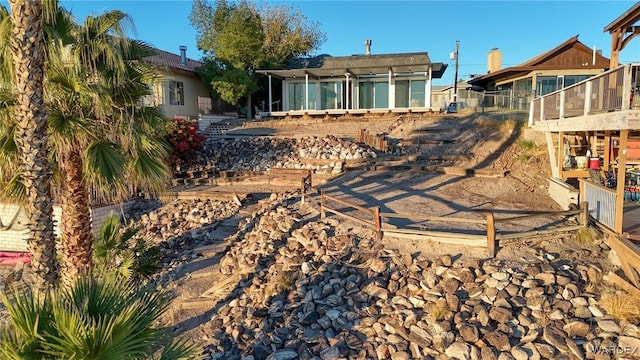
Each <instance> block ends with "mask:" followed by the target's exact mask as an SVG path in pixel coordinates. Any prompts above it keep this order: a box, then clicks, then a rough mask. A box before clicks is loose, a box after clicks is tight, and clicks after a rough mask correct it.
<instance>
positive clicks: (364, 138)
mask: <svg viewBox="0 0 640 360" xmlns="http://www.w3.org/2000/svg"><path fill="white" fill-rule="evenodd" d="M357 141H358V142H360V143H364V144H366V145H369V146H370V147H372V148H374V149H377V150H380V151H382V152H389V141H388V139H387V136H386V135H383V134H382V135H381V134H375V135H374V134H371V133H369V131H368V130H366V129H360V130H359V131H358V139H357Z"/></svg>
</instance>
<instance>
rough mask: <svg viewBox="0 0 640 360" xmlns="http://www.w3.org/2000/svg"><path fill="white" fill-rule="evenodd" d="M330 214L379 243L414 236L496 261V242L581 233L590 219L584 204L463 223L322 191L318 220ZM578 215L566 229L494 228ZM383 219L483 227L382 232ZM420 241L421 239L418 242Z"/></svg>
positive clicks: (453, 219)
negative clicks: (477, 230) (479, 251)
mask: <svg viewBox="0 0 640 360" xmlns="http://www.w3.org/2000/svg"><path fill="white" fill-rule="evenodd" d="M329 201H331V202H334V203H338V204H341V205H344V206H346V207H347V208H351V209H355V210H356V211H358V212H359V213H361V214H364V215H365V216H363V217H362V218H360V217H357V216H355V215H350V214H347V213H345V212H344V211H340V210H338V209H336V208H334V207H331V206H330V205H329V204H328V202H329ZM327 212H329V213H332V214H335V215H337V216H340V217H343V218H346V219H350V220H353V221H355V222H358V223H360V224H363V225H365V226H369V227H372V228H373V229H374V231H375V232H376V238H378V239H382V237H383V234H389V235H395V236H398V235H400V236H403V237H411V236H412V235H414V236H422V237H426V238H429V239H431V240H433V241H437V242H442V243H448V244H453V245H466V246H477V247H485V246H486V248H487V254H488V256H490V257H495V255H496V249H497V245H498V244H499V242H505V244H506V243H509V242H513V241H515V240H516V239H519V238H524V237H531V236H539V235H545V234H551V233H561V232H568V231H575V230H578V229H580V228H581V227H584V226H587V224H588V220H589V215H588V204H587V203H583V206H582V207H581V209H580V210H570V211H549V212H540V213H535V214H526V215H518V216H513V217H507V218H501V219H496V218H495V217H494V214H493V213H492V212H488V213H487V214H486V217H485V218H484V219H464V218H455V217H443V216H432V215H422V214H402V213H392V212H380V207H379V206H374V207H371V208H367V207H364V206H361V205H358V204H354V203H352V202H349V201H347V200H343V199H340V198H337V197H335V196H331V195H327V194H326V193H325V192H324V190H323V191H321V193H320V217H321V218H322V219H324V218H325V217H326V213H327ZM574 215H580V225H569V226H557V227H553V228H548V229H544V230H538V229H534V230H531V231H518V232H507V231H504V232H498V230H497V228H496V225H498V224H501V223H507V222H517V221H523V220H530V219H533V218H536V217H549V216H557V217H560V218H565V217H568V216H574ZM385 218H387V219H388V218H398V219H406V220H422V221H436V222H445V223H457V224H475V225H480V226H482V227H484V231H483V232H482V234H473V233H470V232H469V231H468V230H467V231H464V230H459V231H432V230H421V229H414V228H407V227H404V228H389V227H387V228H384V229H383V219H385ZM420 239H422V238H420Z"/></svg>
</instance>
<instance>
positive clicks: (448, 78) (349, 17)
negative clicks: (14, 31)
mask: <svg viewBox="0 0 640 360" xmlns="http://www.w3.org/2000/svg"><path fill="white" fill-rule="evenodd" d="M210 1H213V0H210ZM3 2H4V1H3ZM286 3H287V4H288V5H292V6H293V7H296V8H298V9H300V10H301V11H302V12H303V13H304V14H305V15H306V16H307V18H308V19H309V20H312V21H316V22H318V23H319V24H320V27H321V29H322V31H324V32H325V34H326V35H327V38H326V41H325V42H324V43H323V44H322V46H321V48H320V50H319V51H317V54H322V53H326V54H330V55H334V56H340V55H352V54H361V53H363V52H364V40H365V39H371V40H372V46H371V51H372V53H373V54H382V53H402V52H424V51H426V52H428V53H429V56H430V58H431V61H433V62H445V63H448V64H450V65H451V66H450V67H449V69H447V71H446V73H445V75H444V77H443V79H440V80H435V81H434V84H436V85H446V84H452V83H453V78H454V71H453V69H454V67H453V61H451V60H450V59H449V54H450V53H451V52H452V51H454V49H455V42H456V40H459V41H460V56H459V58H460V61H459V78H461V79H467V78H468V77H469V75H470V74H480V73H485V72H486V71H487V53H488V52H489V50H490V49H491V48H494V47H497V48H499V49H500V50H502V54H503V58H502V66H503V67H508V66H513V65H516V64H519V63H521V62H524V61H526V60H528V59H530V58H532V57H534V56H536V55H538V54H540V53H542V52H545V51H547V50H550V49H552V48H554V47H555V46H557V45H559V44H560V43H562V42H563V41H565V40H567V39H568V38H570V37H572V36H574V35H577V34H579V35H580V36H579V39H580V41H582V42H583V43H584V44H586V45H587V46H589V47H591V48H592V47H593V46H596V48H597V49H602V50H603V55H605V56H607V57H609V56H610V52H611V50H610V47H611V36H610V35H609V34H608V33H604V32H603V31H602V29H603V28H604V27H605V26H606V25H607V24H609V23H610V22H611V21H613V20H614V19H615V18H617V17H618V16H620V15H621V14H622V13H624V12H625V11H626V10H627V9H629V8H630V7H631V6H633V4H634V3H635V2H634V1H615V0H614V1H456V0H449V1H322V0H315V1H310V0H306V1H303V0H298V1H289V2H286ZM62 4H63V6H65V7H66V8H67V9H69V10H71V11H72V12H73V14H74V15H75V16H76V17H77V18H78V19H82V18H84V17H85V16H86V15H89V14H91V13H94V14H97V13H100V12H102V11H104V10H110V9H118V10H122V11H124V12H126V13H128V14H129V15H131V17H132V18H133V21H134V24H135V27H136V34H134V37H136V38H138V39H142V40H145V41H147V42H149V43H151V44H152V45H154V46H156V47H158V48H160V49H163V50H167V51H171V52H176V53H177V52H178V46H180V45H187V47H188V50H187V53H188V56H189V57H191V58H195V59H199V58H200V57H201V55H202V54H201V53H200V52H198V50H197V48H196V42H195V30H194V29H193V28H192V27H191V25H190V24H189V19H188V16H189V13H190V11H191V2H190V1H186V0H165V1H162V0H137V1H136V0H127V1H116V0H110V1H98V0H96V1H89V0H63V1H62ZM620 61H621V62H622V63H629V62H640V38H638V39H634V40H632V41H631V42H630V43H629V45H627V47H626V48H625V49H624V50H623V51H622V53H621V56H620Z"/></svg>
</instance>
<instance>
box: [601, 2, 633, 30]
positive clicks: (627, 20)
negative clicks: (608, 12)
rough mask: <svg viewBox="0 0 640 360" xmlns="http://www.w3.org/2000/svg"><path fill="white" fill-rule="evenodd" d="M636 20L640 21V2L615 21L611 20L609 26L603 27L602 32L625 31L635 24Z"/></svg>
mask: <svg viewBox="0 0 640 360" xmlns="http://www.w3.org/2000/svg"><path fill="white" fill-rule="evenodd" d="M638 20H640V2H637V3H635V5H633V6H632V7H631V8H630V9H629V10H627V11H625V12H624V14H622V15H620V16H618V18H617V19H615V20H613V21H612V22H611V23H610V24H609V25H607V26H605V27H604V29H603V31H604V32H607V31H608V32H609V33H612V32H614V31H615V30H616V29H627V28H628V27H630V26H632V25H633V24H635V23H636V22H637V21H638Z"/></svg>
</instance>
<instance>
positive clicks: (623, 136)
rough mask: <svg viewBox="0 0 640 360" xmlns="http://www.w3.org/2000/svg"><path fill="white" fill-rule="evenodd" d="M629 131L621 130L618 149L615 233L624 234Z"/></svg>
mask: <svg viewBox="0 0 640 360" xmlns="http://www.w3.org/2000/svg"><path fill="white" fill-rule="evenodd" d="M628 138H629V130H620V145H619V146H620V147H619V149H618V179H617V180H616V181H617V187H616V219H615V220H616V221H615V227H614V229H613V230H614V231H615V232H616V234H618V235H619V234H622V220H623V218H624V184H625V176H626V172H627V139H628Z"/></svg>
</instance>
